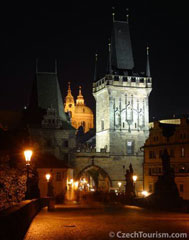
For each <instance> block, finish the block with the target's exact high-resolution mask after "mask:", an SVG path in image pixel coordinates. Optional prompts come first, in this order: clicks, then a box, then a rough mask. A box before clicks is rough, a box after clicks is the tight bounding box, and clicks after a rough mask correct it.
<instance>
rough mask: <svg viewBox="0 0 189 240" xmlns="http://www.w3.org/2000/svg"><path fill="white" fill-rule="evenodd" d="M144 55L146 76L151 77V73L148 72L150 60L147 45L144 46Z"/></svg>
mask: <svg viewBox="0 0 189 240" xmlns="http://www.w3.org/2000/svg"><path fill="white" fill-rule="evenodd" d="M146 55H147V62H146V76H147V77H151V74H150V60H149V46H147V47H146Z"/></svg>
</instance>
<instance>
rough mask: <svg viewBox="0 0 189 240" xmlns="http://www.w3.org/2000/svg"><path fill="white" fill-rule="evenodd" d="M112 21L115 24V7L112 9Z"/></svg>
mask: <svg viewBox="0 0 189 240" xmlns="http://www.w3.org/2000/svg"><path fill="white" fill-rule="evenodd" d="M112 19H113V22H115V7H112Z"/></svg>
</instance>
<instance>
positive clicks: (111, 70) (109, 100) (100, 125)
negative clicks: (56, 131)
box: [93, 19, 152, 189]
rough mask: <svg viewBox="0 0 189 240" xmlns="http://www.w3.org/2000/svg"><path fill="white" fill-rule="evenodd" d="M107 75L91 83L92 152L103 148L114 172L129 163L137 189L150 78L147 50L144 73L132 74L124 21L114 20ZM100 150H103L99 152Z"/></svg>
mask: <svg viewBox="0 0 189 240" xmlns="http://www.w3.org/2000/svg"><path fill="white" fill-rule="evenodd" d="M108 63H109V64H108V73H107V74H106V75H105V76H104V77H103V78H102V79H96V82H94V83H93V95H94V97H95V100H96V151H97V152H101V151H102V149H106V152H109V154H110V156H111V159H112V161H110V167H111V166H113V168H114V169H115V178H118V177H116V175H117V176H118V174H119V172H121V171H122V169H121V168H125V166H126V168H127V167H128V166H129V164H130V163H132V165H133V169H134V172H135V173H136V174H137V175H138V180H139V181H138V184H139V185H140V187H139V188H140V189H141V188H142V182H143V152H142V151H141V147H142V146H143V145H144V142H145V140H146V138H147V137H148V133H149V126H148V124H149V101H148V100H149V95H150V92H151V90H152V78H151V75H150V66H149V48H148V47H147V67H146V73H145V74H143V75H142V74H138V73H136V72H134V67H135V66H134V59H133V52H132V44H131V38H130V32H129V24H128V21H115V19H113V31H112V36H111V43H109V57H108ZM103 151H104V150H103Z"/></svg>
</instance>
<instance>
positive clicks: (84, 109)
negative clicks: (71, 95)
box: [75, 106, 93, 115]
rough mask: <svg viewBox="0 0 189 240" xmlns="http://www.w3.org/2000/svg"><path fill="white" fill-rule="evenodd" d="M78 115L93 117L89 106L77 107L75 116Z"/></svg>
mask: <svg viewBox="0 0 189 240" xmlns="http://www.w3.org/2000/svg"><path fill="white" fill-rule="evenodd" d="M77 113H81V114H83V115H85V114H92V115H93V112H92V110H91V109H90V108H89V107H87V106H75V114H77Z"/></svg>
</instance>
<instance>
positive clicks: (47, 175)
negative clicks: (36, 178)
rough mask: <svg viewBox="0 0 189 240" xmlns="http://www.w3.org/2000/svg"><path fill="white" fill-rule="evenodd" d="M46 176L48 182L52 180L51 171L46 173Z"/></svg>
mask: <svg viewBox="0 0 189 240" xmlns="http://www.w3.org/2000/svg"><path fill="white" fill-rule="evenodd" d="M45 177H46V179H47V182H49V180H50V178H51V174H50V173H47V174H46V175H45Z"/></svg>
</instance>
